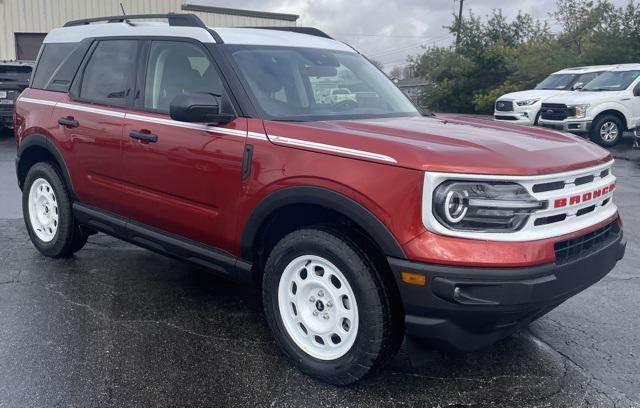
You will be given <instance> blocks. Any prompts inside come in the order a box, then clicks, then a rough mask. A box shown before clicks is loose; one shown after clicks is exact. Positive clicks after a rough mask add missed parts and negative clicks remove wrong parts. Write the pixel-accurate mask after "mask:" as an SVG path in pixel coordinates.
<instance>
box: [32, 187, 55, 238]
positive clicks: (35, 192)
mask: <svg viewBox="0 0 640 408" xmlns="http://www.w3.org/2000/svg"><path fill="white" fill-rule="evenodd" d="M28 200H29V220H30V221H31V226H32V228H33V232H34V233H35V234H36V236H37V237H38V239H39V240H41V241H42V242H51V241H52V240H53V238H54V237H55V236H56V233H57V232H58V216H59V210H58V200H57V199H56V195H55V193H54V192H53V188H52V187H51V184H49V182H48V181H47V180H45V179H43V178H39V179H36V180H35V181H34V182H33V184H32V185H31V189H30V190H29V199H28Z"/></svg>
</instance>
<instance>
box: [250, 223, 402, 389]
mask: <svg viewBox="0 0 640 408" xmlns="http://www.w3.org/2000/svg"><path fill="white" fill-rule="evenodd" d="M361 248H362V246H358V245H357V244H355V242H354V241H352V240H351V239H349V238H348V237H346V236H344V235H342V234H340V233H338V232H336V231H333V230H330V229H324V228H323V227H318V228H308V229H302V230H298V231H295V232H292V233H290V234H289V235H287V236H285V237H284V238H283V239H282V240H281V241H280V242H278V244H277V245H276V246H275V247H274V248H273V250H272V251H271V253H270V255H269V257H268V259H267V262H266V265H265V268H264V276H263V285H262V296H263V301H264V310H265V314H266V318H267V322H268V323H269V326H270V328H271V330H272V332H273V335H274V337H275V339H276V342H277V343H278V345H279V346H280V348H281V349H282V351H283V352H284V354H285V355H286V356H287V357H288V359H289V360H290V361H291V362H292V363H293V364H294V365H295V366H296V367H298V368H299V369H300V370H301V371H302V372H304V373H306V374H308V375H310V376H312V377H315V378H317V379H319V380H321V381H324V382H327V383H330V384H334V385H349V384H352V383H355V382H357V381H359V380H360V379H362V378H363V377H365V376H366V375H367V374H369V373H370V372H371V371H372V370H374V369H375V368H376V367H378V366H380V365H381V364H384V363H386V362H387V361H389V360H391V358H392V357H393V356H394V355H395V353H396V352H397V349H398V346H399V341H398V338H399V337H400V336H399V335H400V334H401V333H400V332H401V326H399V325H398V321H401V319H397V316H398V315H397V308H396V305H395V302H394V295H393V293H392V290H391V288H390V287H389V286H388V285H385V283H384V279H382V277H381V275H380V272H381V271H380V270H377V269H379V268H376V267H375V262H374V261H373V260H372V258H371V257H369V256H368V255H367V253H366V252H365V251H363V250H362V249H361ZM303 255H315V256H318V257H322V258H324V259H326V260H328V261H330V262H331V263H332V264H333V265H335V266H336V267H337V268H338V269H339V270H340V272H341V273H342V274H343V275H344V277H345V278H346V279H347V281H348V283H349V285H350V286H351V288H352V290H353V293H354V296H355V299H356V303H357V305H358V331H357V333H356V337H355V342H354V343H353V345H352V346H351V348H350V349H349V350H348V351H347V352H346V354H344V355H342V356H341V357H339V358H337V359H334V360H321V359H318V358H315V357H313V356H311V355H310V354H308V353H307V352H305V351H303V350H302V348H300V347H299V346H298V345H297V344H296V343H295V342H294V340H293V339H292V338H291V336H290V335H289V334H288V332H287V330H286V328H285V326H284V323H283V321H282V317H281V315H280V309H279V305H278V287H279V284H280V278H281V276H282V274H283V272H284V269H285V267H286V266H287V265H288V264H289V263H290V262H291V261H292V260H294V259H296V258H298V257H300V256H303ZM394 316H395V318H394Z"/></svg>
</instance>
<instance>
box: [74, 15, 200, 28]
mask: <svg viewBox="0 0 640 408" xmlns="http://www.w3.org/2000/svg"><path fill="white" fill-rule="evenodd" d="M160 18H166V19H167V20H168V22H169V25H170V26H172V27H200V28H207V26H206V25H205V24H204V23H203V22H202V20H200V18H198V16H196V15H195V14H191V13H166V14H131V15H120V16H106V17H95V18H85V19H82V20H72V21H68V22H66V23H65V24H64V26H63V27H74V26H81V25H87V24H91V23H98V22H107V23H124V22H128V21H129V20H148V19H160Z"/></svg>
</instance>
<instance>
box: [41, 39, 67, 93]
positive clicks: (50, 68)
mask: <svg viewBox="0 0 640 408" xmlns="http://www.w3.org/2000/svg"><path fill="white" fill-rule="evenodd" d="M77 46H78V43H59V44H44V45H43V46H42V47H43V48H42V51H41V54H40V57H39V58H38V65H37V68H36V73H35V74H34V76H33V83H32V84H31V87H32V88H37V89H46V88H47V86H48V85H49V82H50V81H51V78H53V76H54V74H55V73H56V71H57V70H58V68H60V66H61V65H62V63H63V62H64V61H65V60H66V59H67V58H68V57H69V56H70V55H71V53H72V52H73V50H74V49H75V48H76V47H77Z"/></svg>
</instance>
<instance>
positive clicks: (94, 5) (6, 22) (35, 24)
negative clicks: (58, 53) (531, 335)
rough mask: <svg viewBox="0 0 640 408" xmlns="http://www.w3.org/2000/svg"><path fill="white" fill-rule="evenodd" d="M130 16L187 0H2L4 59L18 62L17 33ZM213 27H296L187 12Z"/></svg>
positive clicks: (172, 8)
mask: <svg viewBox="0 0 640 408" xmlns="http://www.w3.org/2000/svg"><path fill="white" fill-rule="evenodd" d="M120 3H122V4H123V5H124V8H125V10H126V12H127V14H147V13H168V12H182V10H181V6H182V3H183V0H0V60H2V59H8V60H12V59H15V57H16V55H15V51H16V50H15V48H16V45H15V37H14V33H46V32H48V31H49V30H51V29H53V28H55V27H60V26H62V25H63V24H64V23H65V22H67V21H69V20H77V19H82V18H92V17H102V16H113V15H120V14H122V11H121V10H120ZM185 12H186V13H193V14H196V15H197V16H198V17H200V18H201V19H202V20H203V21H204V22H205V24H207V25H208V26H210V27H229V26H240V27H245V26H295V22H293V21H285V20H278V19H272V18H257V17H245V16H234V15H228V14H212V13H203V12H192V11H185Z"/></svg>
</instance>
